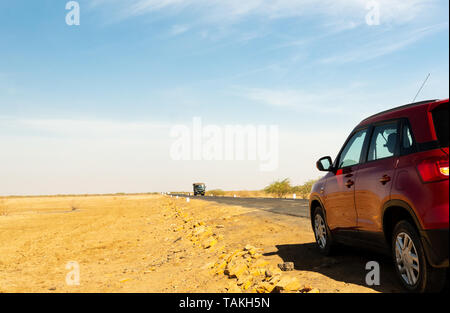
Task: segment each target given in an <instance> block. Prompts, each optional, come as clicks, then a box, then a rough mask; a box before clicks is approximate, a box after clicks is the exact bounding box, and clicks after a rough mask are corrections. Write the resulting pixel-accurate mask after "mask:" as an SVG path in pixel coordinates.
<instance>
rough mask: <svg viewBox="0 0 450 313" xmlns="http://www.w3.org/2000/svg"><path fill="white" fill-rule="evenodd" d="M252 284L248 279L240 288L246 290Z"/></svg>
mask: <svg viewBox="0 0 450 313" xmlns="http://www.w3.org/2000/svg"><path fill="white" fill-rule="evenodd" d="M251 285H252V281H251V280H248V281H246V282H245V283H244V284H243V285H242V290H247V289H248V288H250V286H251Z"/></svg>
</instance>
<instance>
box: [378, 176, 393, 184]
mask: <svg viewBox="0 0 450 313" xmlns="http://www.w3.org/2000/svg"><path fill="white" fill-rule="evenodd" d="M390 181H391V177H389V176H388V175H384V176H383V177H381V178H380V183H382V184H383V185H386V183H388V182H390Z"/></svg>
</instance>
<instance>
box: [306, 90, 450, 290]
mask: <svg viewBox="0 0 450 313" xmlns="http://www.w3.org/2000/svg"><path fill="white" fill-rule="evenodd" d="M448 103H449V100H448V99H446V100H430V101H423V102H418V103H412V104H409V105H405V106H401V107H397V108H394V109H392V110H388V111H385V112H381V113H379V114H376V115H373V116H371V117H369V118H367V119H365V120H364V121H362V122H361V123H360V124H359V125H358V126H357V127H356V128H355V129H354V130H353V132H352V133H351V134H350V136H349V137H348V139H347V141H346V143H345V144H344V146H343V148H342V149H341V151H340V152H339V154H338V156H337V158H336V160H334V162H333V161H332V159H331V157H329V156H328V157H324V158H321V159H320V160H319V161H318V162H317V164H316V165H317V168H318V169H319V170H320V171H325V172H328V173H327V174H326V175H325V176H324V177H323V178H322V179H320V180H319V181H318V182H317V183H316V184H315V185H314V186H313V188H312V192H311V196H310V212H311V224H312V227H313V230H314V234H315V237H316V242H317V245H318V247H319V249H320V251H321V252H322V253H324V254H330V253H331V251H332V250H333V249H334V248H335V244H336V243H349V244H358V245H361V244H362V245H363V246H365V247H372V248H377V249H379V250H381V251H385V252H389V253H390V254H391V255H392V259H393V263H394V266H395V270H396V273H397V275H398V277H399V280H400V282H401V283H402V285H403V286H404V287H405V288H406V289H407V290H408V291H411V292H429V291H440V290H442V288H443V287H444V284H445V281H446V277H448V276H447V275H448V267H449V262H448V250H449V247H448V244H449V243H448V237H449V224H448V220H449V184H448V183H449V111H448V106H449V104H448Z"/></svg>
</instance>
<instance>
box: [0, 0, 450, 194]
mask: <svg viewBox="0 0 450 313" xmlns="http://www.w3.org/2000/svg"><path fill="white" fill-rule="evenodd" d="M66 2H67V1H60V0H37V1H24V0H16V1H2V2H1V3H0V25H1V27H0V140H2V142H3V147H2V156H0V172H3V174H2V176H3V177H8V179H7V180H6V181H5V180H3V181H2V182H0V193H2V194H39V193H46V194H48V193H72V192H74V193H76V192H122V191H127V192H133V191H136V192H138V191H153V190H158V191H164V190H175V189H188V188H189V187H185V186H190V182H191V181H192V180H205V181H208V184H209V186H210V187H211V188H213V187H217V188H224V189H243V188H247V189H255V188H262V187H264V185H266V184H267V183H270V182H271V181H272V180H273V179H277V178H283V177H291V179H292V180H293V182H294V183H302V182H303V181H305V180H307V179H309V178H315V177H317V176H319V175H320V173H318V172H317V171H316V170H315V169H314V161H315V159H316V158H318V157H320V156H322V155H327V154H330V155H333V156H334V155H335V153H336V152H337V150H338V149H339V147H340V145H341V144H342V143H343V141H344V140H345V137H346V136H347V135H348V132H349V131H350V130H351V129H352V128H353V127H354V126H355V125H356V124H357V123H358V122H359V120H361V119H362V118H364V117H365V116H367V115H369V114H372V113H376V112H377V111H380V110H383V109H387V108H391V107H393V106H397V105H401V104H405V103H408V102H410V101H411V100H412V99H413V97H414V95H415V93H416V92H417V90H418V88H419V87H420V85H421V83H422V81H423V80H424V79H425V77H426V75H427V74H428V73H431V77H430V80H429V81H428V82H427V85H426V86H425V88H424V89H423V91H422V93H421V94H420V96H419V97H418V100H422V99H430V98H448V94H449V89H448V88H449V87H448V85H449V64H448V58H449V50H448V49H449V28H448V20H449V16H448V1H439V0H411V1H400V0H380V1H377V3H378V4H379V7H380V24H379V25H373V26H369V25H367V23H366V19H365V18H366V15H367V13H368V10H367V9H366V5H367V4H368V3H369V2H370V1H365V0H345V1H344V0H334V1H329V0H323V1H312V0H304V1H296V0H277V1H263V0H248V1H245V2H244V1H237V0H229V1H226V0H222V1H219V0H165V1H163V0H121V1H119V0H91V1H78V2H79V4H80V9H81V11H80V25H79V26H68V25H66V23H65V17H66V14H67V13H68V11H66V10H65V5H66ZM194 116H200V117H202V119H203V121H204V122H205V123H210V124H215V125H225V124H267V125H268V124H276V125H279V127H280V136H281V140H280V166H279V169H278V170H277V171H275V172H271V173H261V172H259V171H258V166H257V165H255V164H253V163H251V162H228V163H226V162H225V163H224V162H222V163H221V162H216V161H211V162H206V163H205V162H174V161H172V160H169V157H168V150H169V148H168V146H169V145H170V138H169V131H168V128H170V125H173V124H177V123H178V124H180V123H182V124H183V123H184V124H187V125H189V124H190V123H191V122H192V118H193V117H194ZM173 174H176V175H177V179H173V178H169V177H172V176H171V175H173ZM236 177H240V178H239V182H236Z"/></svg>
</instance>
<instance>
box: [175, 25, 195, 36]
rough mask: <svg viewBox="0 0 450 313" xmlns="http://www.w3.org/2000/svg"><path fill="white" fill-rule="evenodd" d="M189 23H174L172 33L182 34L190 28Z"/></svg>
mask: <svg viewBox="0 0 450 313" xmlns="http://www.w3.org/2000/svg"><path fill="white" fill-rule="evenodd" d="M189 28H190V27H189V26H188V25H173V26H172V29H171V30H170V33H171V35H173V36H177V35H181V34H183V33H185V32H187V31H188V30H189Z"/></svg>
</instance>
